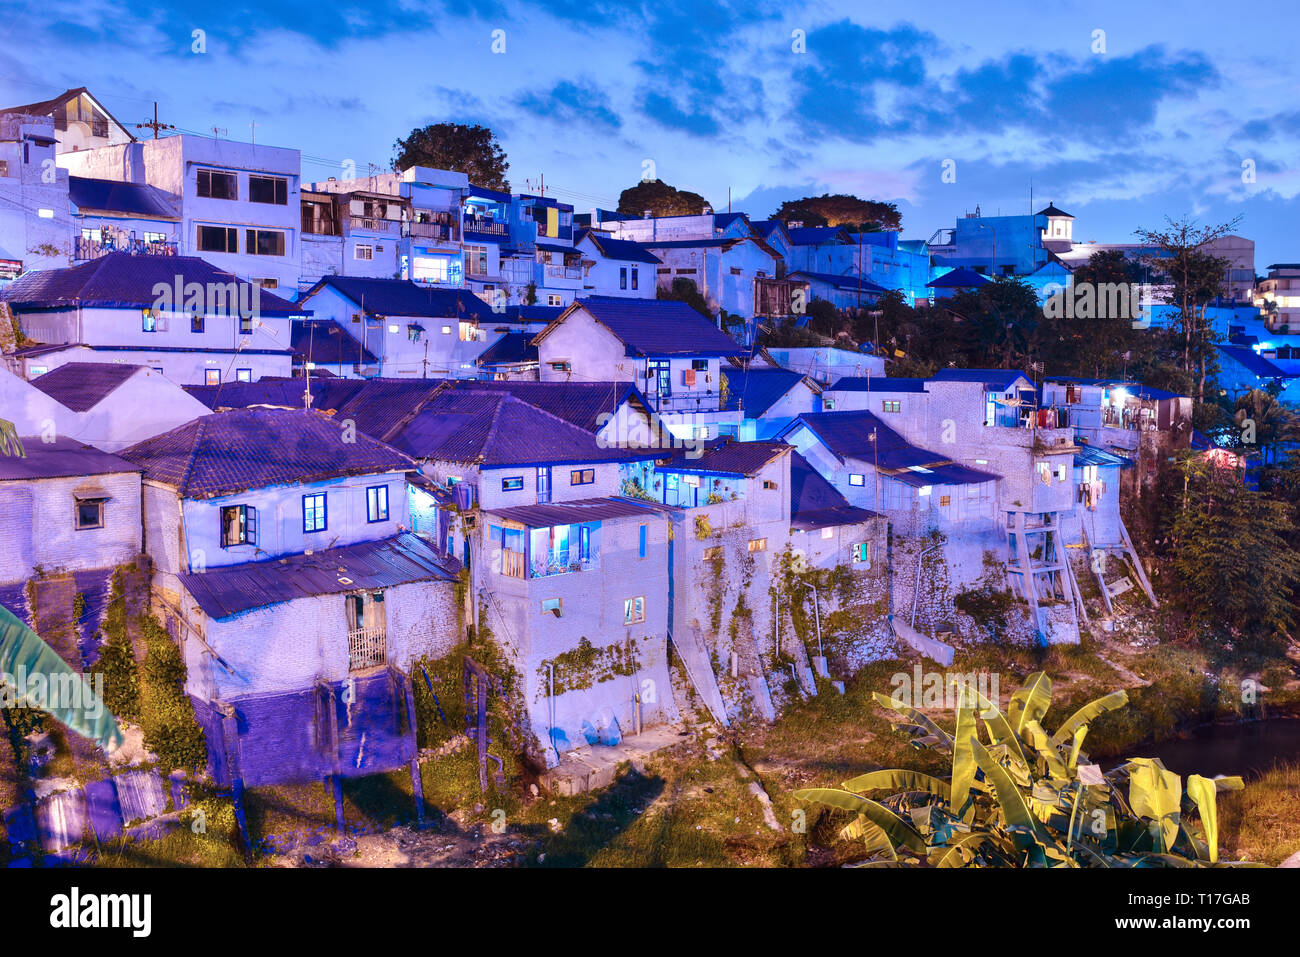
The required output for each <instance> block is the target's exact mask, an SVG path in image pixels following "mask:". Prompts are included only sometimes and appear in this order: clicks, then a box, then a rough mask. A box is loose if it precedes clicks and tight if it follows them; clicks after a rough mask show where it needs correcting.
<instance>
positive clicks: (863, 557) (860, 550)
mask: <svg viewBox="0 0 1300 957" xmlns="http://www.w3.org/2000/svg"><path fill="white" fill-rule="evenodd" d="M853 560H854V561H855V562H870V561H871V543H870V542H858V543H857V544H856V545H854V546H853Z"/></svg>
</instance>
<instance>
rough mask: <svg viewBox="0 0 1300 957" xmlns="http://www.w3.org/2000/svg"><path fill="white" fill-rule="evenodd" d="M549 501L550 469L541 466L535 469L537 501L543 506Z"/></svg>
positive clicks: (546, 466)
mask: <svg viewBox="0 0 1300 957" xmlns="http://www.w3.org/2000/svg"><path fill="white" fill-rule="evenodd" d="M550 500H551V467H550V466H549V465H544V466H541V467H539V468H538V469H537V501H538V503H539V504H544V503H546V502H549V501H550Z"/></svg>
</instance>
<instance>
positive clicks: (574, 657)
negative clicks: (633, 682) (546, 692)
mask: <svg viewBox="0 0 1300 957" xmlns="http://www.w3.org/2000/svg"><path fill="white" fill-rule="evenodd" d="M548 666H554V668H555V689H554V691H555V694H557V695H561V694H564V693H565V692H566V691H579V690H582V689H584V688H590V687H592V686H593V685H598V684H600V683H601V682H603V681H609V680H610V679H611V678H617V677H619V676H620V675H622V676H628V675H634V674H636V669H637V658H636V642H635V641H633V642H631V647H629V646H628V645H627V644H625V643H623V642H614V643H613V644H610V645H605V646H603V647H601V648H596V647H594V646H593V645H592V643H591V642H590V641H589V640H588V639H587V637H586V636H585V635H584V636H583V637H582V638H580V639H579V640H578V647H576V648H570V649H569V650H568V651H565V652H562V653H560V654H558V655H556V656H555V657H554V658H551V659H549V660H548V661H544V662H542V665H541V667H539V668H538V669H537V677H538V680H539V681H541V682H542V683H543V684H545V683H546V681H547V679H548V677H549V675H550V667H548Z"/></svg>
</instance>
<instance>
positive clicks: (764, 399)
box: [722, 365, 804, 419]
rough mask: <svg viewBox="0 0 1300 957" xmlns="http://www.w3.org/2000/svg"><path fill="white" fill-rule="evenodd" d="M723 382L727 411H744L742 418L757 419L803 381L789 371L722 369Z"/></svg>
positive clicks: (798, 373)
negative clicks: (724, 384) (724, 381)
mask: <svg viewBox="0 0 1300 957" xmlns="http://www.w3.org/2000/svg"><path fill="white" fill-rule="evenodd" d="M722 374H723V376H725V377H726V379H727V406H726V407H727V409H728V411H733V410H736V409H744V412H745V418H747V419H757V418H759V417H760V416H762V415H763V414H764V413H766V412H767V410H768V409H770V408H771V407H772V406H773V405H775V404H776V403H777V401H778V400H779V399H780V398H781V397H782V396H783V395H785V394H786V393H787V392H789V391H790V390H791V389H793V388H794V387H795V386H796V385H798V384H799V383H800V382H802V381H803V379H804V376H803V374H802V373H800V372H792V371H791V370H789V369H749V370H748V371H746V370H744V369H737V368H734V367H732V366H726V365H724V366H723V367H722Z"/></svg>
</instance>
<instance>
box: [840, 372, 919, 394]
mask: <svg viewBox="0 0 1300 957" xmlns="http://www.w3.org/2000/svg"><path fill="white" fill-rule="evenodd" d="M928 381H929V380H928V379H909V378H903V377H899V378H893V377H892V376H882V375H877V376H866V375H846V376H843V377H842V378H839V379H836V380H835V382H834V384H833V385H831V386H830V387H829V388H828V389H827V390H826V391H827V392H924V391H925V384H926V382H928Z"/></svg>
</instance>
